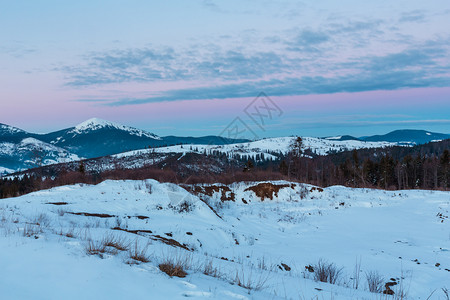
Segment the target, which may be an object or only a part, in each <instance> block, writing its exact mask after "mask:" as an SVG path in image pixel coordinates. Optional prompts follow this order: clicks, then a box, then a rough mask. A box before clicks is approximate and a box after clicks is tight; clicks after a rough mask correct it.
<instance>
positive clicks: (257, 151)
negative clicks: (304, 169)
mask: <svg viewBox="0 0 450 300" xmlns="http://www.w3.org/2000/svg"><path fill="white" fill-rule="evenodd" d="M295 139H296V137H279V138H267V139H262V140H258V141H255V142H248V143H239V144H229V145H178V146H169V147H160V148H153V149H143V150H136V151H129V152H125V153H121V154H117V155H115V157H118V158H122V157H127V156H134V155H140V154H145V153H146V152H158V153H172V152H174V153H187V152H197V153H212V152H221V153H226V154H227V155H228V156H229V157H233V156H234V155H241V156H248V157H255V156H256V155H261V154H263V155H264V157H265V158H267V159H273V158H275V157H276V156H277V154H283V155H284V154H287V153H288V152H289V151H291V149H292V144H293V143H294V141H295ZM302 140H303V142H302V149H303V150H310V151H311V152H313V153H314V154H317V155H327V154H330V153H333V152H342V151H347V150H353V149H362V148H379V147H389V146H395V145H397V144H396V143H388V142H363V141H356V140H348V141H333V140H328V139H322V138H313V137H302Z"/></svg>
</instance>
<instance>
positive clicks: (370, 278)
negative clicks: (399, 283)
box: [366, 271, 384, 293]
mask: <svg viewBox="0 0 450 300" xmlns="http://www.w3.org/2000/svg"><path fill="white" fill-rule="evenodd" d="M366 279H367V286H368V287H369V291H370V292H372V293H381V292H382V291H383V283H384V278H383V276H381V275H380V274H379V273H378V272H377V271H369V272H367V273H366Z"/></svg>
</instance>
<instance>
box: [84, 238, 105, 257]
mask: <svg viewBox="0 0 450 300" xmlns="http://www.w3.org/2000/svg"><path fill="white" fill-rule="evenodd" d="M84 250H85V252H86V254H88V255H99V256H100V257H102V256H103V254H104V253H106V252H107V249H106V247H105V245H104V244H103V243H102V242H101V241H94V240H92V239H88V240H87V242H86V244H85V246H84Z"/></svg>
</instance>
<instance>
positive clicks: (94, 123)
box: [71, 118, 161, 140]
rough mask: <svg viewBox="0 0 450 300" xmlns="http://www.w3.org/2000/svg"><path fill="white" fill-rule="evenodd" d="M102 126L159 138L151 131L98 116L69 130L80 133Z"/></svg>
mask: <svg viewBox="0 0 450 300" xmlns="http://www.w3.org/2000/svg"><path fill="white" fill-rule="evenodd" d="M104 128H109V129H117V130H122V131H127V132H128V133H130V134H132V135H136V136H139V137H148V138H153V139H158V140H159V139H161V138H160V137H159V136H157V135H155V134H153V133H149V132H146V131H144V130H140V129H137V128H134V127H129V126H125V125H122V124H118V123H114V122H111V121H106V120H102V119H99V118H91V119H89V120H86V121H84V122H82V123H80V124H78V125H77V126H75V127H74V128H73V129H72V130H71V133H75V134H81V133H85V132H87V131H95V130H99V129H104Z"/></svg>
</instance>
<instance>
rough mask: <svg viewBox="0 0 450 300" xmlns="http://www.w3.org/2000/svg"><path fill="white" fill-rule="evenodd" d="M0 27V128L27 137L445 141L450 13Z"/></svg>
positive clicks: (173, 12)
mask: <svg viewBox="0 0 450 300" xmlns="http://www.w3.org/2000/svg"><path fill="white" fill-rule="evenodd" d="M0 28H2V31H1V34H0V98H1V101H2V109H1V110H0V123H7V124H11V125H15V126H18V127H21V128H24V129H26V130H30V131H38V132H45V131H50V130H56V129H60V128H64V127H70V126H73V125H75V124H77V123H80V122H82V121H83V120H85V119H88V118H91V117H99V118H104V119H108V120H112V121H116V122H120V123H123V124H127V125H132V126H137V127H140V128H144V129H147V130H149V131H151V132H154V133H156V134H160V135H169V134H175V135H195V136H198V135H207V134H219V133H220V132H221V131H222V129H223V128H225V127H226V126H227V125H228V124H229V122H231V121H232V120H233V119H234V118H235V117H240V118H242V119H243V120H244V121H245V122H246V123H247V124H248V125H249V126H250V127H251V128H252V129H253V130H255V131H257V134H258V136H259V137H263V136H281V135H293V134H301V135H315V136H328V135H336V134H352V135H356V136H359V135H368V134H377V133H384V132H387V131H390V130H393V129H398V128H418V129H427V130H433V131H440V132H450V119H449V114H448V112H449V111H450V99H449V98H448V95H450V30H449V29H448V28H450V2H449V1H444V0H433V1H395V2H394V1H377V2H373V1H371V2H361V1H349V0H346V1H339V2H338V1H320V2H319V1H302V2H301V1H287V0H286V1H285V0H283V1H249V0H241V1H207V0H192V1H175V0H174V1H158V2H157V1H73V2H66V1H0ZM260 92H265V93H266V94H267V95H268V96H269V97H270V98H271V99H272V100H273V101H274V102H275V103H276V104H278V106H279V108H280V109H281V110H282V111H283V113H282V114H281V115H280V116H277V117H274V118H272V119H271V120H267V122H266V124H265V126H264V128H260V127H258V126H256V125H255V124H253V123H252V121H251V119H250V118H248V115H246V114H245V113H244V109H245V107H246V106H247V105H248V104H249V103H251V102H252V101H253V100H254V97H256V96H257V95H258V94H259V93H260Z"/></svg>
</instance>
